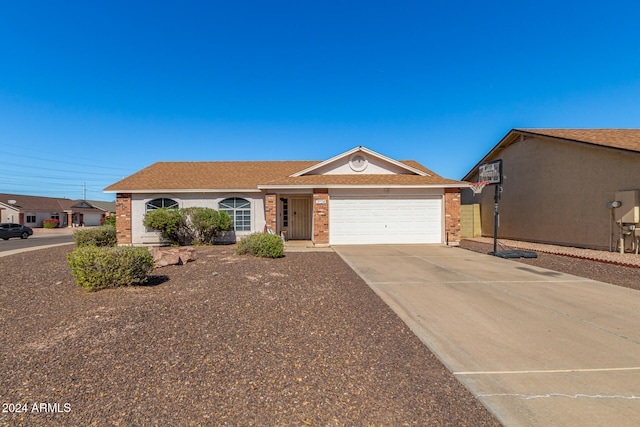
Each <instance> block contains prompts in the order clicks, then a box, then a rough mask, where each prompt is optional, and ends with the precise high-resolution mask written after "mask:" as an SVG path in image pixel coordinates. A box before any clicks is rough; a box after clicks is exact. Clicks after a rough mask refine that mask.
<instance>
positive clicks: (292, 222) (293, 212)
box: [289, 197, 311, 240]
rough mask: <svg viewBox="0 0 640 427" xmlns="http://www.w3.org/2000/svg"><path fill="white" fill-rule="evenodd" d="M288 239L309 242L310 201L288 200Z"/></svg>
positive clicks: (297, 198) (307, 199)
mask: <svg viewBox="0 0 640 427" xmlns="http://www.w3.org/2000/svg"><path fill="white" fill-rule="evenodd" d="M289 239H292V240H311V199H309V198H308V197H305V198H302V197H291V198H289Z"/></svg>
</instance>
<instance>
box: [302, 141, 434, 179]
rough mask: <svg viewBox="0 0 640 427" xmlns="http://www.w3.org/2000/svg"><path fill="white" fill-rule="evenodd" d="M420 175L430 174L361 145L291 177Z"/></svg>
mask: <svg viewBox="0 0 640 427" xmlns="http://www.w3.org/2000/svg"><path fill="white" fill-rule="evenodd" d="M360 174H361V175H391V174H393V175H397V174H401V175H418V176H428V175H429V173H428V172H427V171H425V170H420V169H417V168H414V167H412V166H410V165H408V164H406V163H402V162H399V161H397V160H394V159H392V158H390V157H387V156H384V155H382V154H380V153H377V152H375V151H373V150H369V149H368V148H366V147H363V146H359V147H355V148H353V149H351V150H349V151H346V152H344V153H342V154H339V155H337V156H334V157H332V158H330V159H328V160H325V161H323V162H320V163H318V164H315V165H313V166H311V167H309V168H306V169H304V170H301V171H298V172H296V173H294V174H292V175H291V177H300V176H306V175H360Z"/></svg>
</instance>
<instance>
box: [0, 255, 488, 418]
mask: <svg viewBox="0 0 640 427" xmlns="http://www.w3.org/2000/svg"><path fill="white" fill-rule="evenodd" d="M71 249H72V247H70V246H64V247H57V248H52V249H45V250H38V251H32V252H28V253H21V254H16V255H11V256H7V257H4V258H0V271H1V272H2V278H1V281H0V327H1V328H2V331H3V342H2V346H1V347H0V385H1V387H0V401H1V402H2V403H14V404H16V403H24V404H27V405H33V404H39V403H45V404H50V406H49V408H51V409H59V411H54V412H32V411H31V409H32V406H29V407H28V409H29V411H27V412H19V413H0V425H8V426H16V425H25V426H33V425H35V426H46V425H60V426H75V425H78V426H80V425H82V426H92V425H95V426H104V425H123V426H124V425H127V426H129V425H136V426H148V425H163V426H169V425H170V426H185V425H186V426H188V425H213V426H218V425H229V426H252V425H254V426H263V425H264V426H283V425H287V426H289V425H292V426H296V425H300V426H306V425H314V426H339V425H350V426H402V425H420V426H423V425H438V426H446V425H449V426H497V425H499V423H498V422H497V421H496V419H495V418H494V417H493V416H492V415H491V414H490V413H489V412H488V411H487V410H486V409H485V408H484V407H483V406H482V405H481V404H480V403H479V402H478V401H477V400H476V399H475V398H474V397H473V396H472V395H471V394H470V392H469V391H468V390H467V389H466V388H464V386H462V384H461V383H459V382H458V381H457V380H456V379H455V378H454V377H453V375H452V374H451V373H450V372H448V371H447V369H446V368H445V367H444V366H443V365H442V364H441V363H440V362H439V361H438V360H437V359H436V358H435V357H434V356H433V354H432V353H431V352H430V351H429V350H428V348H427V347H425V346H424V345H423V344H422V343H421V342H420V341H419V340H418V338H416V336H415V335H413V333H412V332H411V331H410V330H409V328H408V327H407V326H406V325H405V324H404V323H403V322H402V321H400V319H399V318H398V317H397V316H396V315H395V314H394V313H393V311H392V310H391V309H390V308H389V307H387V306H386V305H385V304H384V303H383V302H382V300H380V299H379V298H378V297H377V295H376V294H375V293H374V292H373V291H372V290H371V289H370V288H369V287H368V286H367V285H366V284H365V283H364V282H363V281H362V280H361V279H360V278H359V277H358V276H357V275H356V274H355V273H354V272H353V271H352V270H351V269H349V268H348V266H347V265H346V264H345V263H344V262H343V261H342V260H341V259H340V258H339V257H338V255H337V254H335V253H332V252H323V253H289V254H287V255H286V257H284V258H282V259H276V260H272V259H262V258H254V257H242V256H238V255H236V254H235V252H234V247H232V246H216V247H200V248H197V249H196V252H197V260H195V261H193V262H190V263H188V264H185V265H181V266H167V267H164V268H161V269H157V270H155V272H154V276H153V277H152V278H151V280H150V281H149V283H148V284H147V285H146V286H135V287H126V288H118V289H108V290H103V291H99V292H92V293H87V292H84V291H82V289H79V288H78V287H76V286H75V285H74V283H73V278H72V276H71V273H70V272H69V269H68V267H67V264H66V261H65V256H66V254H67V253H68V252H69V251H70V250H71ZM216 273H217V274H216ZM56 405H57V406H56ZM65 405H67V406H65ZM45 407H46V405H45ZM66 408H69V410H68V411H66Z"/></svg>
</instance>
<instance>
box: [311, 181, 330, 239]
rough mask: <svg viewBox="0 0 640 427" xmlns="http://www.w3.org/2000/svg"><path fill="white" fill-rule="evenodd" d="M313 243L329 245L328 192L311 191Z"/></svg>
mask: <svg viewBox="0 0 640 427" xmlns="http://www.w3.org/2000/svg"><path fill="white" fill-rule="evenodd" d="M313 243H314V244H315V245H328V244H329V190H327V189H326V188H322V189H314V190H313Z"/></svg>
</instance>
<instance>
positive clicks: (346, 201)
mask: <svg viewBox="0 0 640 427" xmlns="http://www.w3.org/2000/svg"><path fill="white" fill-rule="evenodd" d="M329 242H330V244H332V245H341V244H364V243H368V244H379V243H441V242H442V198H440V197H420V198H418V197H409V198H406V197H403V198H395V197H394V198H391V197H385V198H379V197H376V198H373V197H371V198H369V197H366V198H365V197H357V198H354V197H349V198H348V197H331V199H330V200H329Z"/></svg>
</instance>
